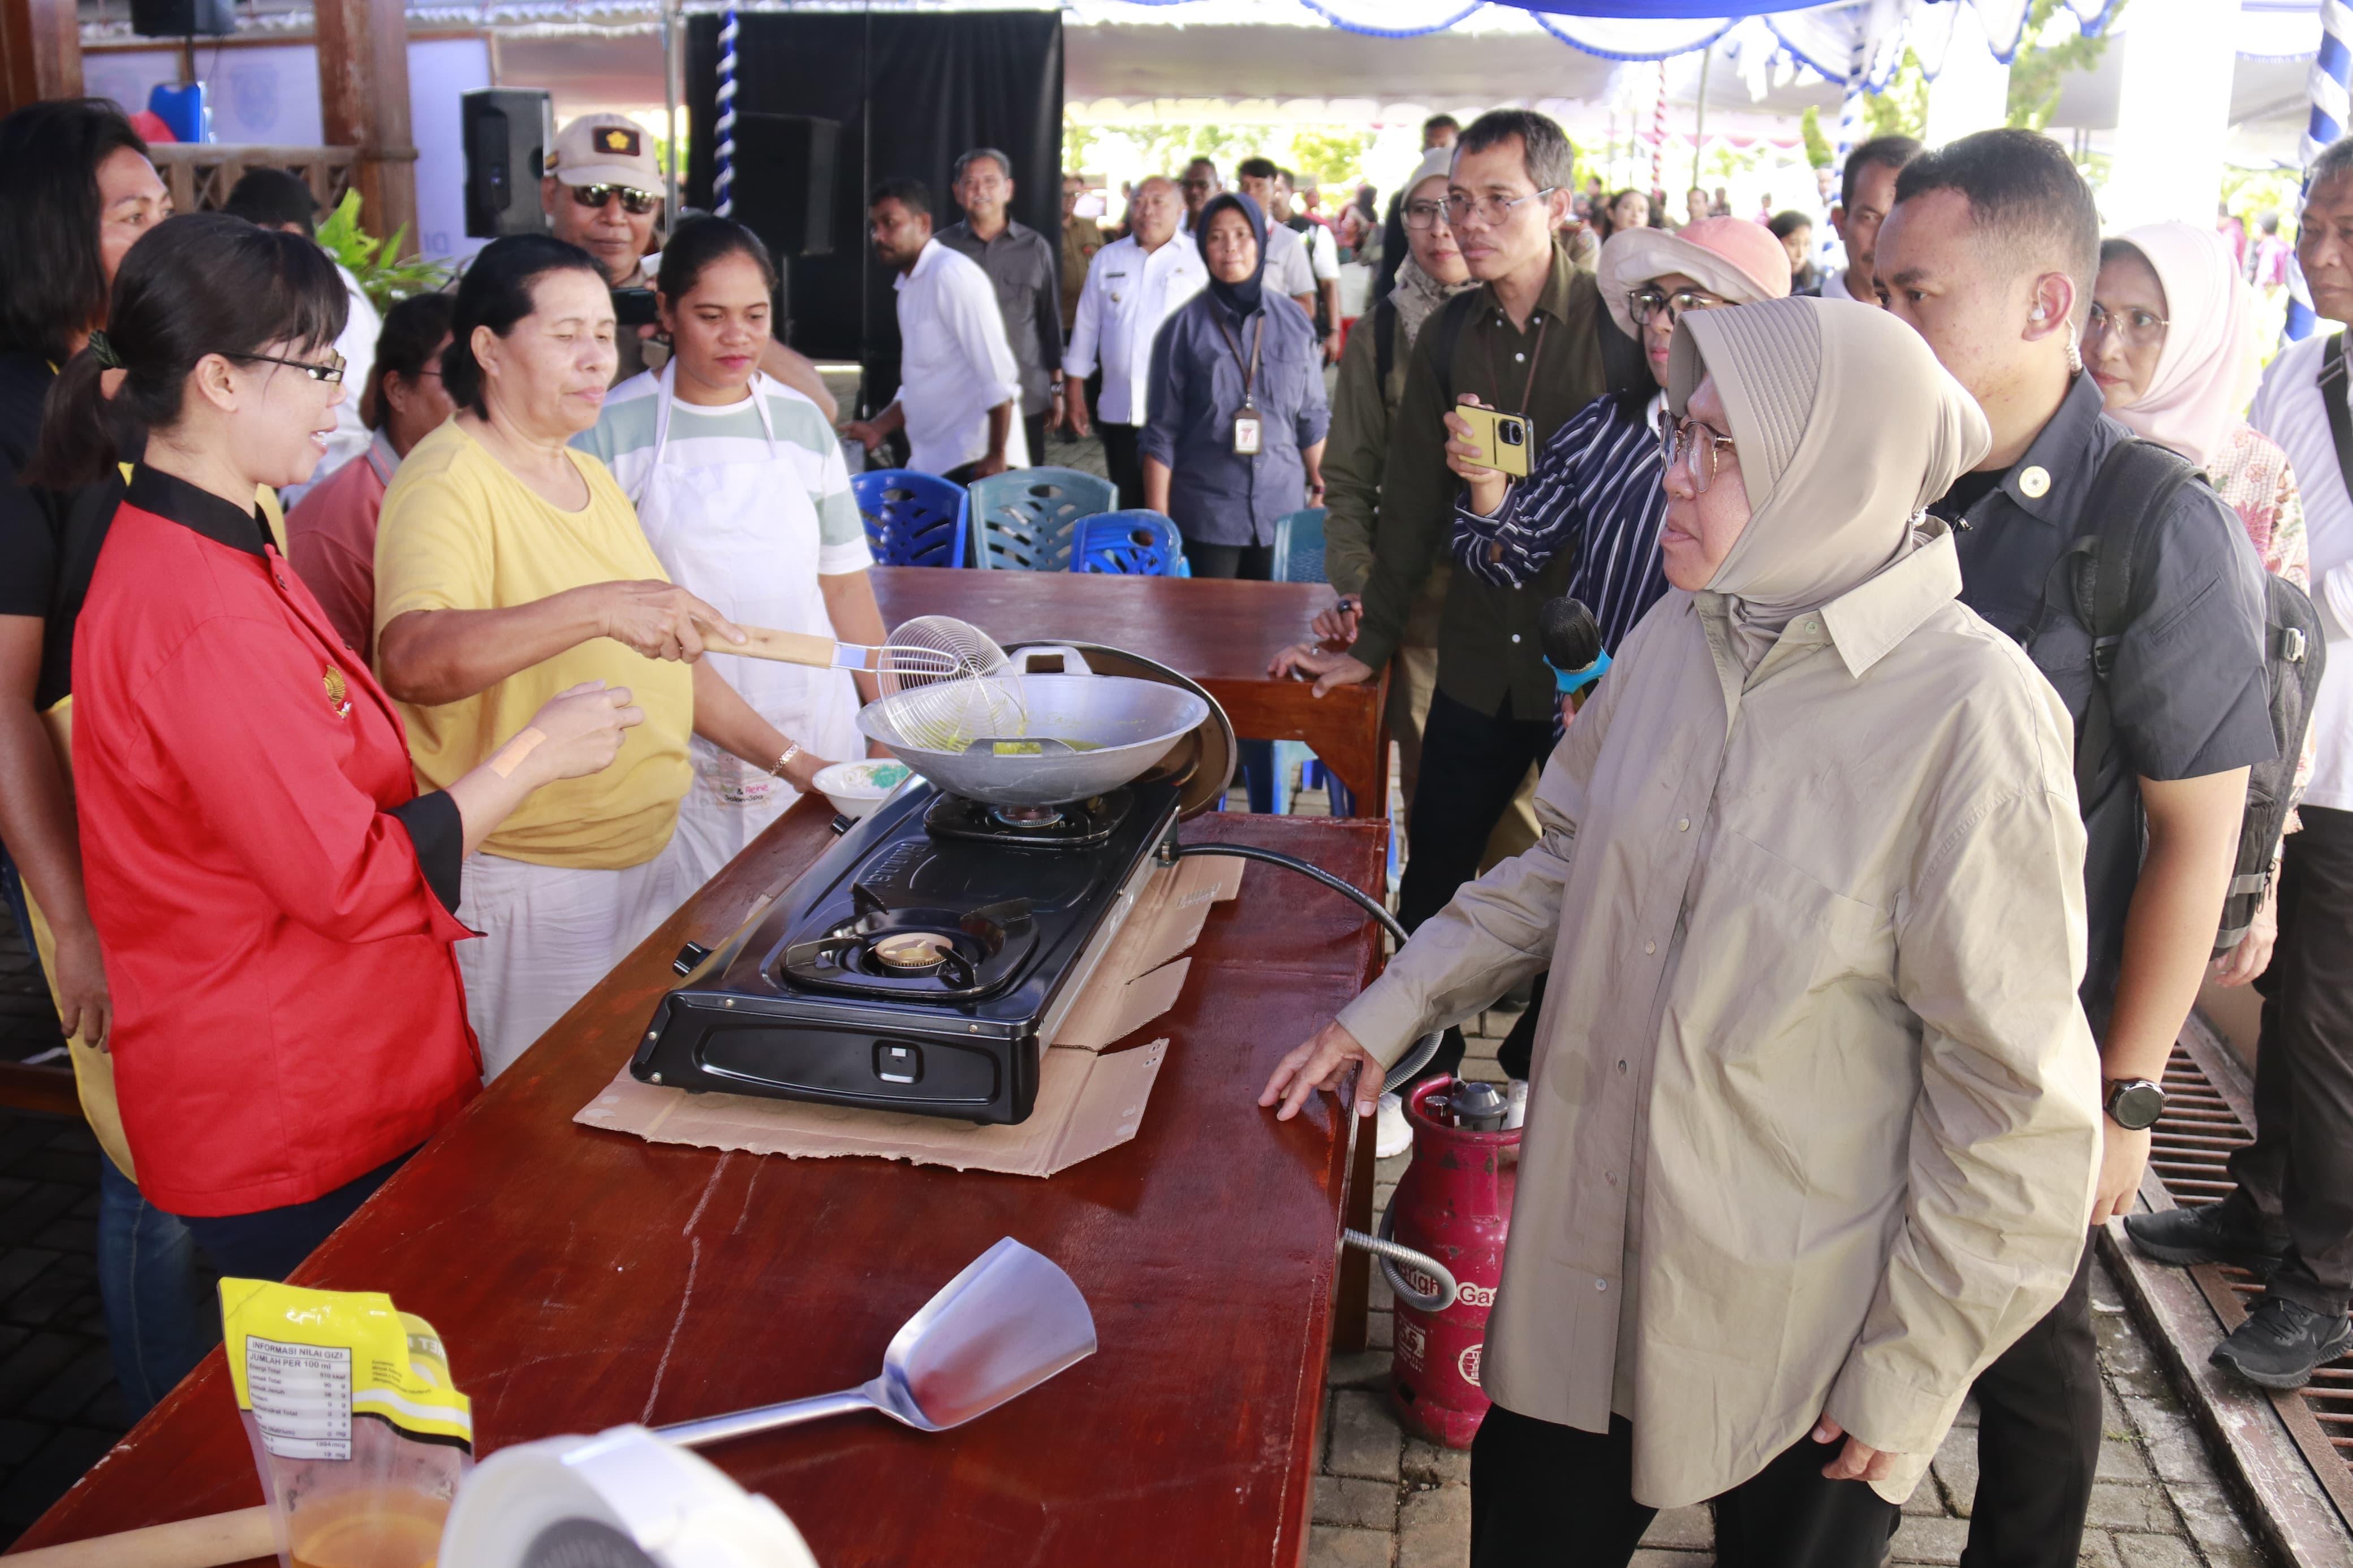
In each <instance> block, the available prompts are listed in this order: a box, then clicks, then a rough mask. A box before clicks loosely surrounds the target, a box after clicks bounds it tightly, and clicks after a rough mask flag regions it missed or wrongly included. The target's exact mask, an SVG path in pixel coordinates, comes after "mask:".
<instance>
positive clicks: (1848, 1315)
mask: <svg viewBox="0 0 2353 1568" xmlns="http://www.w3.org/2000/svg"><path fill="white" fill-rule="evenodd" d="M1794 303H1799V304H1802V305H1803V306H1805V307H1807V308H1810V309H1812V308H1819V307H1820V302H1819V301H1810V300H1809V301H1801V302H1794ZM1837 308H1838V309H1843V310H1860V309H1861V307H1837ZM1751 309H1770V310H1778V309H1780V307H1778V306H1774V307H1752V308H1751ZM1729 313H1731V312H1710V313H1709V315H1710V316H1716V315H1722V314H1729ZM1873 331H1876V329H1873ZM1923 355H1924V357H1925V351H1923ZM1931 363H1933V362H1931ZM1720 379H1721V378H1720ZM1685 391H1686V392H1687V391H1688V387H1687V386H1686V387H1685ZM1732 406H1733V407H1734V409H1735V411H1736V416H1735V419H1734V434H1735V436H1736V438H1739V437H1741V436H1742V435H1743V432H1742V430H1741V425H1742V423H1743V421H1742V419H1741V417H1740V416H1738V412H1737V411H1738V409H1739V407H1740V406H1741V405H1739V404H1738V403H1737V402H1734V403H1733V405H1732ZM1982 449H1983V447H1982V443H1981V442H1980V443H1979V445H1978V447H1977V450H1978V451H1982ZM1749 450H1750V448H1749V447H1748V445H1747V444H1746V442H1744V445H1743V464H1744V467H1745V468H1746V467H1761V465H1751V464H1750V463H1749V460H1748V453H1749ZM1799 466H1800V467H1802V466H1803V465H1802V463H1801V464H1800V465H1799ZM1948 477H1949V476H1947V478H1948ZM1939 483H1941V481H1939ZM1751 484H1752V488H1754V487H1755V486H1756V484H1757V480H1756V479H1754V478H1752V479H1751ZM1758 521H1763V518H1762V514H1761V513H1760V517H1759V519H1758ZM1901 521H1902V520H1901V518H1899V519H1898V522H1899V525H1900V523H1901ZM1756 526H1757V523H1756V522H1752V524H1751V527H1752V528H1754V527H1756ZM1879 551H1880V553H1882V554H1884V552H1885V546H1884V542H1882V544H1881V546H1880V547H1879ZM1721 575H1722V574H1719V576H1721ZM1959 589H1960V573H1959V568H1958V565H1957V561H1956V557H1955V553H1954V550H1953V543H1952V540H1951V537H1950V536H1949V534H1948V533H1947V532H1946V531H1945V528H1944V525H1943V524H1942V523H1939V522H1936V521H1933V520H1922V521H1921V522H1920V523H1919V524H1918V529H1917V531H1916V532H1915V533H1913V534H1912V535H1910V537H1909V538H1908V539H1907V540H1906V541H1905V543H1904V545H1903V546H1902V548H1901V549H1899V551H1898V552H1897V553H1896V556H1895V558H1894V560H1893V561H1892V562H1890V563H1887V564H1885V565H1883V566H1881V567H1879V568H1877V569H1876V570H1875V571H1873V573H1872V574H1870V575H1868V576H1867V577H1865V578H1864V580H1862V581H1861V582H1860V583H1859V584H1856V585H1853V586H1851V587H1848V588H1847V589H1845V590H1844V591H1843V592H1841V593H1840V594H1838V595H1836V596H1835V597H1832V598H1831V599H1828V600H1827V601H1824V602H1821V603H1820V604H1819V605H1818V606H1817V607H1816V608H1814V609H1811V610H1802V611H1799V612H1798V613H1797V614H1796V615H1795V616H1793V618H1791V619H1790V620H1789V621H1788V624H1787V626H1786V627H1785V628H1782V629H1780V630H1779V631H1778V634H1776V635H1775V636H1774V637H1771V638H1770V639H1769V641H1768V642H1767V650H1766V651H1764V652H1762V654H1761V657H1758V658H1757V659H1756V660H1755V663H1754V668H1753V669H1752V668H1749V660H1748V659H1746V658H1744V657H1743V656H1742V653H1741V651H1740V647H1739V642H1740V638H1739V637H1736V632H1735V626H1734V612H1735V605H1734V603H1733V601H1732V600H1731V599H1729V598H1728V597H1727V596H1726V595H1724V594H1720V593H1715V592H1708V593H1703V594H1700V595H1689V594H1684V593H1681V592H1676V593H1672V594H1670V595H1668V596H1667V598H1666V599H1664V600H1663V601H1662V602H1661V603H1660V605H1658V606H1657V607H1656V608H1654V609H1653V610H1652V612H1651V614H1650V615H1649V616H1646V617H1645V618H1644V619H1643V620H1642V622H1641V624H1640V625H1639V626H1637V627H1636V628H1635V630H1634V632H1633V633H1632V634H1631V635H1630V637H1629V638H1628V641H1627V645H1626V647H1624V648H1622V649H1621V650H1620V653H1619V657H1618V661H1617V664H1616V666H1615V667H1614V668H1613V669H1612V670H1611V672H1610V674H1609V677H1608V678H1607V679H1605V680H1604V681H1603V682H1602V684H1601V686H1600V688H1599V691H1598V692H1597V694H1596V696H1595V698H1594V700H1593V701H1592V702H1590V703H1588V705H1587V707H1586V708H1585V710H1583V712H1582V713H1580V714H1579V715H1578V717H1577V721H1576V722H1575V723H1574V724H1573V725H1572V726H1571V727H1570V729H1569V731H1568V735H1567V740H1565V741H1564V742H1563V743H1562V745H1561V747H1560V749H1559V751H1558V752H1556V754H1555V756H1554V757H1553V759H1552V760H1551V762H1550V763H1549V764H1548V765H1547V767H1546V770H1545V773H1544V777H1543V780H1542V782H1541V784H1540V785H1539V787H1538V791H1537V814H1538V817H1539V820H1540V822H1541V823H1542V825H1543V826H1544V829H1545V837H1544V839H1543V841H1542V842H1541V843H1540V844H1538V845H1537V847H1535V848H1534V849H1532V850H1530V851H1529V852H1528V853H1526V854H1525V855H1522V856H1520V857H1519V858H1515V859H1514V860H1510V861H1507V862H1505V863H1504V864H1503V865H1501V866H1499V867H1497V868H1495V869H1494V870H1493V871H1492V872H1490V873H1489V874H1488V875H1487V876H1486V877H1485V878H1483V879H1481V880H1480V881H1478V882H1476V883H1473V884H1471V885H1470V886H1468V887H1466V888H1464V889H1462V891H1461V893H1459V894H1457V895H1456V897H1455V900H1454V901H1453V902H1452V903H1451V905H1450V906H1449V907H1448V908H1447V910H1445V911H1444V912H1443V913H1442V914H1440V915H1439V916H1438V917H1437V918H1435V919H1433V920H1432V921H1430V922H1429V923H1427V924H1425V925H1424V926H1423V927H1422V928H1421V930H1420V931H1418V932H1417V933H1416V934H1415V936H1414V939H1413V941H1412V942H1409V944H1407V946H1406V947H1405V949H1404V950H1403V951H1402V952H1399V953H1398V957H1397V959H1396V960H1395V961H1394V962H1393V963H1391V964H1390V965H1389V968H1388V973H1386V974H1385V975H1383V976H1382V978H1381V979H1380V980H1379V981H1377V983H1376V984H1374V985H1373V986H1372V987H1371V988H1370V989H1369V990H1367V991H1366V993H1365V994H1363V995H1362V996H1360V997H1358V998H1357V999H1356V1001H1355V1002H1354V1003H1352V1004H1351V1005H1349V1006H1348V1007H1347V1008H1346V1009H1345V1011H1344V1012H1343V1013H1342V1014H1341V1016H1340V1022H1341V1023H1342V1024H1343V1025H1344V1026H1346V1027H1347V1028H1348V1029H1349V1030H1350V1031H1351V1032H1352V1033H1353V1034H1355V1035H1356V1037H1357V1038H1358V1039H1359V1040H1360V1041H1362V1042H1363V1043H1364V1044H1365V1045H1366V1047H1368V1048H1369V1049H1370V1050H1371V1051H1372V1052H1373V1053H1374V1054H1375V1055H1376V1056H1377V1057H1380V1058H1382V1059H1383V1060H1385V1061H1394V1060H1396V1059H1397V1058H1398V1057H1399V1056H1400V1055H1402V1054H1403V1052H1404V1050H1405V1048H1406V1047H1407V1045H1408V1044H1409V1042H1410V1041H1411V1040H1412V1039H1413V1038H1414V1037H1416V1036H1418V1035H1419V1034H1420V1033H1422V1032H1423V1031H1425V1030H1427V1029H1430V1028H1432V1027H1435V1026H1440V1025H1444V1024H1451V1023H1456V1022H1459V1021H1461V1020H1462V1019H1465V1018H1467V1017H1469V1016H1471V1015H1472V1014H1473V1013H1475V1012H1476V1011H1477V1010H1478V1009H1479V1008H1480V1007H1481V1006H1482V1005H1486V1004H1488V1003H1490V1002H1492V1001H1493V998H1494V997H1495V996H1496V995H1497V994H1500V993H1501V992H1502V991H1504V989H1506V988H1508V987H1509V986H1511V985H1512V984H1515V983H1517V982H1518V981H1519V980H1521V979H1522V978H1524V977H1525V976H1527V975H1529V974H1532V973H1535V971H1537V970H1539V969H1543V968H1546V966H1547V964H1548V965H1549V969H1550V973H1551V984H1550V988H1549V994H1548V995H1547V997H1546V1005H1545V1010H1544V1015H1543V1016H1542V1017H1541V1018H1540V1019H1539V1021H1538V1031H1537V1039H1538V1042H1539V1044H1538V1047H1537V1055H1536V1057H1535V1067H1534V1069H1533V1071H1534V1079H1535V1083H1534V1092H1533V1093H1532V1095H1531V1098H1530V1103H1529V1110H1528V1121H1527V1131H1526V1135H1525V1142H1524V1143H1523V1150H1522V1155H1521V1161H1522V1163H1521V1169H1520V1175H1519V1188H1518V1198H1517V1202H1516V1204H1515V1206H1514V1210H1513V1215H1512V1234H1511V1243H1510V1247H1509V1251H1508V1254H1507V1256H1506V1258H1505V1262H1504V1280H1503V1287H1502V1290H1501V1293H1500V1295H1499V1298H1498V1300H1497V1305H1496V1311H1495V1317H1494V1319H1493V1323H1492V1325H1491V1328H1490V1332H1489V1337H1488V1342H1487V1351H1486V1355H1485V1360H1484V1376H1485V1383H1486V1388H1487V1392H1488V1393H1489V1394H1491V1395H1492V1396H1493V1398H1494V1399H1495V1400H1496V1401H1497V1402H1498V1403H1500V1404H1502V1405H1505V1406H1506V1407H1508V1408H1510V1409H1513V1410H1515V1411H1518V1412H1520V1413H1521V1414H1523V1415H1532V1416H1535V1417H1538V1418H1540V1419H1543V1420H1547V1421H1553V1422H1556V1423H1561V1424H1565V1425H1568V1426H1578V1427H1582V1428H1585V1429H1588V1430H1592V1431H1599V1430H1603V1429H1604V1428H1606V1426H1608V1422H1609V1415H1611V1413H1612V1412H1613V1411H1614V1412H1616V1413H1618V1414H1620V1415H1625V1416H1627V1417H1628V1418H1629V1419H1630V1420H1631V1422H1632V1423H1633V1428H1634V1495H1635V1496H1636V1498H1637V1499H1639V1500H1641V1501H1642V1502H1644V1503H1648V1504H1651V1505H1653V1506H1657V1507H1662V1508H1663V1507H1676V1506H1680V1505H1683V1504H1687V1503H1692V1502H1695V1501H1698V1500H1702V1499H1704V1498H1708V1497H1712V1496H1715V1494H1717V1493H1720V1492H1723V1491H1725V1490H1726V1489H1730V1488H1731V1487H1734V1486H1736V1485H1738V1484H1739V1483H1741V1482H1742V1481H1745V1480H1746V1479H1749V1478H1751V1477H1753V1476H1754V1475H1756V1474H1757V1472H1758V1471H1759V1470H1761V1469H1762V1468H1764V1466H1765V1465H1766V1464H1767V1462H1768V1461H1769V1460H1771V1459H1772V1458H1774V1457H1775V1456H1776V1455H1778V1453H1780V1452H1781V1451H1782V1450H1784V1449H1786V1448H1787V1447H1789V1446H1790V1445H1791V1444H1793V1443H1794V1442H1796V1441H1797V1440H1798V1439H1799V1437H1800V1436H1803V1435H1804V1434H1805V1433H1806V1432H1807V1430H1808V1429H1809V1428H1810V1426H1811V1424H1812V1423H1813V1422H1814V1420H1815V1419H1816V1418H1817V1417H1818V1416H1819V1415H1821V1414H1823V1413H1824V1412H1825V1411H1827V1412H1828V1413H1829V1414H1830V1415H1831V1416H1832V1417H1833V1418H1834V1419H1836V1420H1837V1421H1838V1422H1839V1423H1840V1424H1841V1426H1844V1427H1845V1428H1846V1429H1847V1430H1848V1431H1850V1432H1852V1433H1853V1434H1854V1435H1855V1436H1858V1437H1860V1438H1861V1439H1862V1441H1864V1442H1866V1443H1868V1444H1870V1445H1872V1446H1873V1447H1877V1448H1881V1449H1883V1450H1887V1451H1889V1452H1891V1453H1894V1454H1895V1455H1898V1456H1900V1458H1898V1460H1897V1463H1896V1466H1895V1468H1894V1474H1893V1475H1892V1476H1891V1477H1890V1478H1889V1479H1887V1480H1886V1481H1884V1482H1882V1483H1877V1485H1878V1489H1879V1490H1880V1491H1881V1493H1882V1494H1883V1495H1884V1496H1886V1497H1888V1498H1890V1499H1892V1500H1900V1499H1902V1498H1904V1497H1905V1496H1907V1495H1908V1494H1909V1493H1910V1492H1911V1490H1912V1489H1913V1487H1914V1486H1915V1483H1916V1482H1917V1480H1918V1479H1919V1476H1920V1474H1921V1472H1922V1471H1923V1470H1924V1469H1925V1468H1926V1464H1927V1459H1928V1456H1929V1455H1931V1454H1932V1453H1933V1452H1934V1451H1935V1449H1936V1445H1937V1442H1938V1441H1939V1439H1940V1438H1941V1437H1942V1436H1943V1435H1944V1433H1945V1430H1946V1428H1947V1426H1949V1425H1950V1424H1951V1422H1952V1419H1953V1415H1954V1414H1955V1412H1956V1411H1957V1409H1958V1407H1959V1405H1960V1402H1961V1400H1962V1397H1963V1396H1964V1394H1966V1393H1967V1391H1968V1385H1969V1384H1970V1382H1971V1381H1972V1380H1973V1379H1974V1378H1975V1376H1976V1374H1977V1373H1978V1372H1979V1371H1980V1370H1982V1369H1983V1368H1984V1367H1985V1366H1986V1365H1987V1364H1988V1363H1990V1362H1991V1361H1992V1360H1993V1358H1994V1357H1995V1356H1996V1355H1998V1354H1999V1353H2000V1352H2001V1351H2003V1350H2004V1349H2006V1348H2007V1347H2008V1346H2009V1345H2010V1342H2012V1341H2014V1340H2015V1339H2016V1338H2017V1337H2018V1336H2019V1335H2020V1334H2021V1333H2022V1332H2024V1331H2025V1330H2026V1329H2027V1328H2028V1327H2030V1326H2031V1324H2033V1323H2034V1322H2035V1321H2037V1320H2038V1319H2039V1318H2041V1317H2042V1314H2043V1313H2044V1312H2045V1311H2047V1310H2049V1309H2050V1308H2051V1306H2052V1304H2053V1303H2055V1302H2056V1301H2057V1300H2058V1299H2059V1297H2060V1295H2061V1294H2062V1293H2063V1290H2064V1289H2065V1288H2066V1285H2067V1283H2068V1281H2069V1279H2070V1278H2071V1277H2072V1276H2073V1272H2074V1269H2075V1266H2076V1262H2077V1259H2078V1258H2079V1257H2080V1255H2081V1253H2082V1250H2083V1247H2084V1230H2085V1227H2086V1226H2087V1224H2088V1223H2089V1217H2090V1210H2091V1198H2092V1185H2093V1179H2094V1173H2095V1172H2096V1168H2097V1164H2098V1155H2099V1140H2100V1130H2099V1114H2100V1113H2099V1109H2098V1059H2097V1056H2096V1053H2095V1051H2094V1047H2093V1043H2092V1039H2091V1036H2090V1033H2089V1031H2088V1029H2087V1028H2086V1026H2085V1025H2084V1017H2083V1013H2082V1010H2081V1008H2080V1006H2079V1005H2077V1003H2076V1000H2075V987H2076V985H2077V983H2078V981H2079V980H2080V978H2081V975H2082V973H2083V966H2084V892H2083V857H2084V835H2083V829H2082V826H2081V823H2080V821H2079V819H2078V816H2077V814H2076V808H2075V799H2074V788H2073V772H2072V763H2071V756H2070V748H2071V736H2072V730H2071V727H2070V724H2069V721H2068V716H2067V713H2066V710H2065V709H2064V708H2063V706H2062V704H2061V702H2060V700H2059V699H2058V697H2057V695H2056V694H2055V693H2053V692H2052V689H2051V688H2050V686H2049V685H2048V683H2047V682H2045V681H2044V680H2043V679H2042V677H2041V676H2040V675H2039V674H2037V673H2036V671H2035V669H2034V668H2033V667H2032V665H2031V664H2030V663H2029V662H2028V661H2027V659H2026V658H2025V656H2024V655H2023V654H2022V653H2021V651H2020V650H2019V648H2018V647H2016V646H2015V645H2014V644H2013V643H2011V642H2010V639H2008V638H2007V637H2002V636H2001V635H2000V633H1998V632H1996V631H1994V630H1993V629H1992V628H1990V627H1989V626H1987V625H1986V624H1985V623H1984V622H1983V621H1981V620H1980V619H1978V616H1976V615H1975V614H1973V613H1972V612H1970V611H1969V610H1968V609H1967V608H1965V607H1963V606H1962V605H1960V604H1959V603H1958V602H1957V594H1958V592H1959ZM1750 635H1751V636H1752V637H1753V636H1754V627H1753V626H1752V627H1751V633H1750ZM1564 913H1566V916H1567V918H1565V919H1564Z"/></svg>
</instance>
